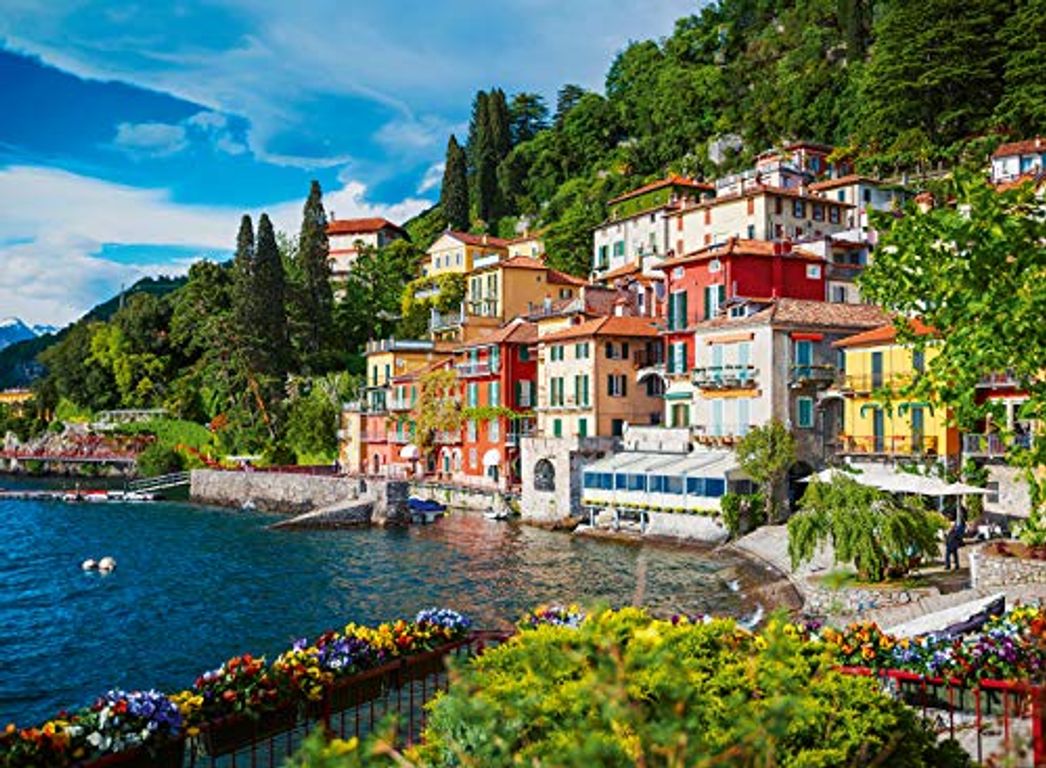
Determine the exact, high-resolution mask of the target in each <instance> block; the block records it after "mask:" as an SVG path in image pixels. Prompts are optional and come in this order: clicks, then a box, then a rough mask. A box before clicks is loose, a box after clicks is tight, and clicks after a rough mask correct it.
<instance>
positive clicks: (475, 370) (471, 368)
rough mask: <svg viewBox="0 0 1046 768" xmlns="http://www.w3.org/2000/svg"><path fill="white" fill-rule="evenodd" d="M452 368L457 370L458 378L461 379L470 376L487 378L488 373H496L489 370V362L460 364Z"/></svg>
mask: <svg viewBox="0 0 1046 768" xmlns="http://www.w3.org/2000/svg"><path fill="white" fill-rule="evenodd" d="M454 367H455V368H457V371H458V376H461V377H462V378H468V377H470V376H487V375H489V374H490V373H497V370H494V371H491V370H490V363H489V362H482V363H461V364H459V365H456V366H454Z"/></svg>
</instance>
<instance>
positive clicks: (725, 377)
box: [693, 365, 759, 389]
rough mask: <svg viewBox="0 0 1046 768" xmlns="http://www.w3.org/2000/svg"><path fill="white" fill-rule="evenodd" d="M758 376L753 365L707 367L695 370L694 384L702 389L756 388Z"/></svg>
mask: <svg viewBox="0 0 1046 768" xmlns="http://www.w3.org/2000/svg"><path fill="white" fill-rule="evenodd" d="M758 375H759V370H758V369H757V368H755V367H754V366H751V365H706V366H702V367H700V368H695V369H694V375H693V382H694V385H695V386H698V387H700V388H701V389H745V388H747V387H754V386H755V383H756V382H755V379H756V376H758Z"/></svg>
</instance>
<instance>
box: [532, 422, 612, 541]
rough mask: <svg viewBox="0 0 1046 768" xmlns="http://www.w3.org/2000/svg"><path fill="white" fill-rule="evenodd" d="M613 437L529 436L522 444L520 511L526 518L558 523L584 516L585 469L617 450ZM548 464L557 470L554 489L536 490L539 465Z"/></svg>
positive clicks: (542, 522) (537, 488)
mask: <svg viewBox="0 0 1046 768" xmlns="http://www.w3.org/2000/svg"><path fill="white" fill-rule="evenodd" d="M616 444H617V441H615V440H613V439H610V438H587V439H584V440H578V439H577V438H552V437H528V438H524V439H523V440H522V441H521V452H522V469H523V483H522V495H521V499H520V511H521V514H522V516H523V519H524V520H526V521H530V522H535V523H541V524H557V523H561V522H563V521H564V520H567V519H569V518H571V516H576V515H579V514H580V513H581V490H582V489H581V470H582V467H583V466H584V465H585V464H587V463H589V462H592V461H595V460H596V459H599V458H602V457H603V456H605V455H606V454H607V453H608V452H610V451H612V450H614V447H615V445H616ZM542 461H545V462H548V464H550V465H551V466H552V468H553V469H554V471H555V476H554V477H555V481H554V487H553V489H552V490H544V489H542V488H539V487H536V485H535V476H536V469H537V466H538V463H539V462H542Z"/></svg>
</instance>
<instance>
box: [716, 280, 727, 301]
mask: <svg viewBox="0 0 1046 768" xmlns="http://www.w3.org/2000/svg"><path fill="white" fill-rule="evenodd" d="M716 290H717V291H718V292H719V306H723V304H725V303H726V284H725V283H723V284H721V285H719V287H718V288H717V289H716Z"/></svg>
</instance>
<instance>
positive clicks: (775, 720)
mask: <svg viewBox="0 0 1046 768" xmlns="http://www.w3.org/2000/svg"><path fill="white" fill-rule="evenodd" d="M458 675H459V676H458V678H457V679H456V680H454V682H453V683H452V684H451V687H450V690H449V691H448V692H447V693H446V694H444V695H443V696H441V697H439V698H438V699H437V700H436V702H435V703H434V704H433V705H432V709H431V712H430V718H429V721H428V725H427V728H426V731H425V734H424V739H423V746H421V747H420V748H419V749H418V750H417V751H416V755H409V757H416V758H417V759H416V761H415V762H416V764H417V765H420V766H428V767H433V768H435V767H437V766H490V767H491V768H495V767H496V766H509V765H556V766H577V767H578V768H580V767H581V766H593V765H600V766H635V765H644V766H684V765H688V766H689V765H706V766H712V765H724V766H763V765H766V766H769V765H788V766H802V767H803V768H837V767H838V766H842V765H856V764H860V763H864V762H867V763H868V764H878V765H890V766H895V767H896V768H916V766H941V768H943V767H944V766H945V765H955V766H961V765H964V762H962V761H959V762H955V763H945V762H944V760H945V759H947V758H946V755H945V753H944V752H943V750H942V749H941V748H939V747H938V746H937V744H936V743H935V737H934V735H933V733H932V731H931V730H930V728H929V727H928V726H926V725H925V724H923V723H922V721H920V720H919V718H918V716H917V715H916V713H915V712H914V711H913V710H912V709H910V708H908V707H906V706H905V705H904V704H902V703H901V702H899V701H895V700H893V699H891V698H890V697H889V696H887V695H886V694H884V693H881V692H880V691H879V689H878V687H877V685H876V684H875V682H874V681H871V680H868V679H863V678H857V677H851V676H844V675H841V674H840V673H838V672H837V671H835V670H834V669H833V667H832V664H831V662H830V660H829V659H828V658H827V657H826V656H822V655H820V654H819V653H818V652H817V651H816V650H815V649H814V648H812V647H811V646H810V645H804V644H803V643H802V641H800V640H799V639H798V638H797V637H796V634H795V633H794V631H790V629H789V628H786V627H783V626H782V625H781V623H780V622H779V621H778V620H774V621H772V622H771V625H770V627H769V628H768V629H767V630H766V632H765V633H764V634H763V635H762V636H753V635H750V634H748V633H746V632H744V631H742V630H739V629H738V628H737V627H736V625H735V624H734V623H733V622H732V621H727V620H717V621H713V622H712V623H710V624H702V623H698V624H692V623H690V622H687V621H685V620H684V621H682V622H679V623H677V624H673V623H671V622H668V621H657V620H652V619H650V618H649V617H648V616H647V615H646V614H645V613H643V612H642V611H641V610H638V609H632V608H630V609H624V610H621V611H618V612H603V613H599V614H596V615H594V616H592V617H590V618H589V619H588V620H587V621H585V622H583V623H582V624H581V626H580V627H579V628H577V629H571V628H568V627H560V626H550V625H545V626H540V627H538V628H537V629H535V630H530V631H525V632H522V633H521V634H520V635H518V636H516V637H514V638H513V639H511V640H509V641H508V642H507V643H505V644H503V645H501V646H499V647H497V648H493V649H489V650H488V651H487V652H486V653H485V654H483V655H482V656H480V657H478V658H477V659H476V660H474V661H473V662H472V663H471V664H469V665H467V666H464V667H462V668H459V670H458ZM946 754H947V757H951V755H952V753H951V752H947V753H946Z"/></svg>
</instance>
